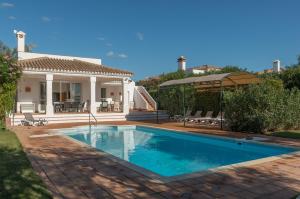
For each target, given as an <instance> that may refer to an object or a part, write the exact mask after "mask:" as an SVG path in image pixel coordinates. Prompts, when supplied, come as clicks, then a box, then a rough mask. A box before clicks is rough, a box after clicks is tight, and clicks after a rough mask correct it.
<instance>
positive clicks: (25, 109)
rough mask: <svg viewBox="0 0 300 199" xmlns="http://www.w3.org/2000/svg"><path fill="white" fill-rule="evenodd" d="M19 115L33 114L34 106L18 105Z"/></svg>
mask: <svg viewBox="0 0 300 199" xmlns="http://www.w3.org/2000/svg"><path fill="white" fill-rule="evenodd" d="M20 109H21V113H34V112H35V106H34V104H33V103H28V104H27V103H26V104H20Z"/></svg>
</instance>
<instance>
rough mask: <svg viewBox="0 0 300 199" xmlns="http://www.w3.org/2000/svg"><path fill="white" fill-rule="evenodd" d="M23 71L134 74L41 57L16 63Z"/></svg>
mask: <svg viewBox="0 0 300 199" xmlns="http://www.w3.org/2000/svg"><path fill="white" fill-rule="evenodd" d="M16 65H17V66H19V67H21V68H22V69H31V70H32V69H33V70H42V71H52V70H58V71H74V72H88V73H104V74H105V73H106V74H107V73H109V74H122V75H130V76H131V75H133V73H132V72H129V71H126V70H120V69H115V68H111V67H108V66H104V65H100V64H94V63H90V62H86V61H81V60H77V59H73V60H67V59H58V58H49V57H39V58H33V59H25V60H19V61H18V62H17V63H16Z"/></svg>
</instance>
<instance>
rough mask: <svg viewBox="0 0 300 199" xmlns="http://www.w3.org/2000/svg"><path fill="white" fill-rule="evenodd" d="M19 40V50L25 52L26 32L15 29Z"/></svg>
mask: <svg viewBox="0 0 300 199" xmlns="http://www.w3.org/2000/svg"><path fill="white" fill-rule="evenodd" d="M15 34H16V36H17V41H18V52H25V35H26V34H25V33H24V32H22V31H18V32H17V31H15Z"/></svg>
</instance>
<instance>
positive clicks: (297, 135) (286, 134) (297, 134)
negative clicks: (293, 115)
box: [271, 130, 300, 139]
mask: <svg viewBox="0 0 300 199" xmlns="http://www.w3.org/2000/svg"><path fill="white" fill-rule="evenodd" d="M271 135H273V136H276V137H283V138H292V139H300V131H299V130H298V131H276V132H273V133H271Z"/></svg>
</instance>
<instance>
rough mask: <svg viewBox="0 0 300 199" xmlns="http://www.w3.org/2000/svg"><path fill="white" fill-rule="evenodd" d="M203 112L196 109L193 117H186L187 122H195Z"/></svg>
mask: <svg viewBox="0 0 300 199" xmlns="http://www.w3.org/2000/svg"><path fill="white" fill-rule="evenodd" d="M201 114H202V111H196V113H195V115H193V116H191V117H186V121H187V122H194V121H195V120H196V119H197V118H200V117H201Z"/></svg>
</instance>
